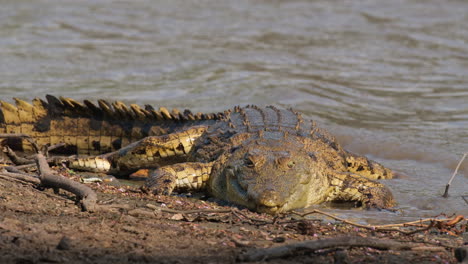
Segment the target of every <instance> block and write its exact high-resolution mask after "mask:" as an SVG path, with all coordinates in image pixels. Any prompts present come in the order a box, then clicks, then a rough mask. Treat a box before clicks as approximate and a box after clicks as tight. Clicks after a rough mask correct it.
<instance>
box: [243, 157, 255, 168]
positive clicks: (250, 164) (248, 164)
mask: <svg viewBox="0 0 468 264" xmlns="http://www.w3.org/2000/svg"><path fill="white" fill-rule="evenodd" d="M244 165H245V166H246V167H247V168H253V167H255V163H254V162H253V160H252V159H250V158H249V157H245V159H244Z"/></svg>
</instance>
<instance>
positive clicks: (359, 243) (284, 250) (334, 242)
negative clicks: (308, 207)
mask: <svg viewBox="0 0 468 264" xmlns="http://www.w3.org/2000/svg"><path fill="white" fill-rule="evenodd" d="M339 247H370V248H375V249H380V250H390V249H392V250H412V249H417V250H436V251H443V250H445V248H443V247H421V245H419V244H415V243H402V242H396V241H391V240H381V239H374V238H362V237H337V238H330V239H320V240H309V241H304V242H300V243H295V244H288V245H284V246H280V247H273V248H266V249H255V250H252V251H248V252H246V253H243V254H241V255H239V256H238V260H240V261H263V260H267V259H274V258H282V257H288V256H293V255H296V254H297V253H298V252H303V251H316V250H320V249H330V248H339Z"/></svg>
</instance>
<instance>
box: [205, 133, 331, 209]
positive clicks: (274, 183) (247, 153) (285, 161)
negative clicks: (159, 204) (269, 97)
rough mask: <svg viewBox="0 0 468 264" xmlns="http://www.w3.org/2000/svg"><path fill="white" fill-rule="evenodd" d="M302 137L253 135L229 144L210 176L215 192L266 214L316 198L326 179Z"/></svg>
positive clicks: (319, 164)
mask: <svg viewBox="0 0 468 264" xmlns="http://www.w3.org/2000/svg"><path fill="white" fill-rule="evenodd" d="M302 140H303V138H301V137H299V136H293V135H291V136H287V137H285V138H283V140H278V139H275V138H271V137H254V138H250V139H248V140H245V141H244V142H243V143H242V144H241V145H238V146H236V147H233V148H232V149H231V151H230V155H228V157H227V158H226V160H225V161H224V162H223V163H222V165H221V167H220V168H218V173H216V174H217V176H215V177H214V180H215V181H217V182H216V183H213V184H212V186H218V187H219V186H222V187H221V188H217V190H215V191H216V192H217V194H216V196H217V197H219V198H223V199H225V200H227V201H230V202H233V203H236V204H240V205H243V206H245V207H247V208H249V209H251V210H254V211H257V212H265V213H270V214H276V213H280V212H285V211H289V210H292V209H295V208H303V207H306V206H307V205H309V204H311V203H315V202H320V200H321V199H323V198H322V197H324V195H325V192H326V189H327V186H328V179H327V177H326V176H325V175H324V174H323V170H322V166H323V164H322V162H320V161H319V160H318V158H317V157H316V156H315V155H314V153H310V152H307V151H306V150H305V149H306V148H305V147H304V144H303V142H302Z"/></svg>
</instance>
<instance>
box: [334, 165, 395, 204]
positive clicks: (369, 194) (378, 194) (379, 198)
mask: <svg viewBox="0 0 468 264" xmlns="http://www.w3.org/2000/svg"><path fill="white" fill-rule="evenodd" d="M329 176H330V186H331V187H330V189H329V197H328V199H327V200H328V201H355V202H357V203H358V204H360V205H362V206H364V207H366V208H389V207H393V206H395V205H396V202H395V200H394V198H393V195H392V192H391V191H390V190H389V189H388V187H386V186H385V185H383V184H381V183H379V182H376V181H373V180H370V179H368V178H366V177H364V176H361V175H358V174H354V173H349V172H345V173H341V172H332V173H331V174H329Z"/></svg>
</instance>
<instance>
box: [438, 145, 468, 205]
mask: <svg viewBox="0 0 468 264" xmlns="http://www.w3.org/2000/svg"><path fill="white" fill-rule="evenodd" d="M466 155H468V152H467V153H464V154H463V157H462V158H461V160H460V161H459V162H458V165H457V167H456V168H455V171H454V172H453V174H452V177H451V178H450V180H449V182H448V183H447V185H445V192H444V194H443V195H442V197H444V198H447V197H448V191H449V188H450V184H452V181H453V179H454V178H455V175H457V172H458V169H459V168H460V165H461V164H462V162H463V161H464V160H465V158H466Z"/></svg>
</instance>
